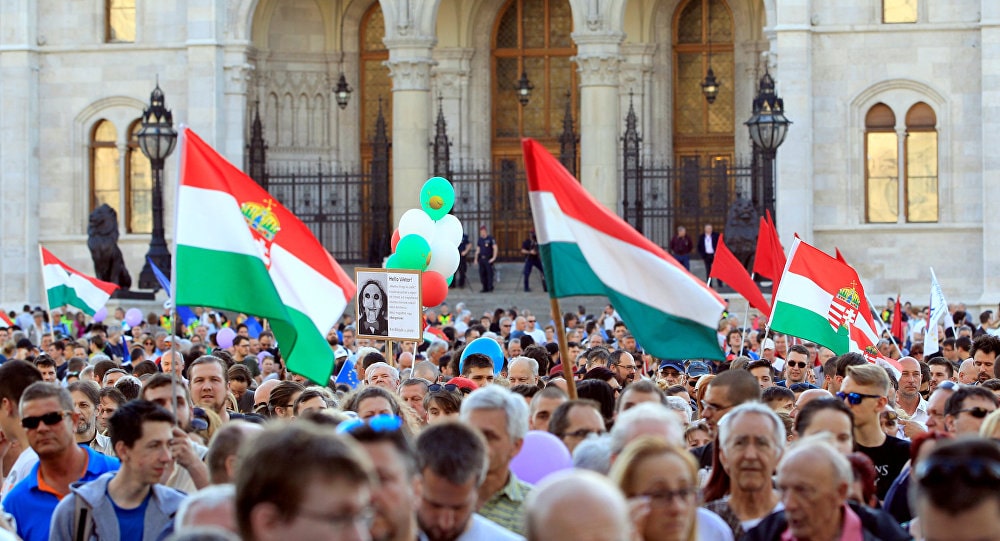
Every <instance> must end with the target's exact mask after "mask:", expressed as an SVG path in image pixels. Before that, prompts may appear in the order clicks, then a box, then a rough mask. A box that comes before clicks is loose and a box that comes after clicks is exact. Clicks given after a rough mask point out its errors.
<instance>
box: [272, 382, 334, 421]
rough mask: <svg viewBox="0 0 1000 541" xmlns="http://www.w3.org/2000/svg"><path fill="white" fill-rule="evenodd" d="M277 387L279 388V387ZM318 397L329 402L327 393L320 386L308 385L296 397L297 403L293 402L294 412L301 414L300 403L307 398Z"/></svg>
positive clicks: (324, 401) (325, 402)
mask: <svg viewBox="0 0 1000 541" xmlns="http://www.w3.org/2000/svg"><path fill="white" fill-rule="evenodd" d="M275 389H277V387H276V388H275ZM273 392H274V391H272V393H273ZM272 396H274V395H273V394H272ZM317 397H318V398H321V399H323V403H324V404H327V398H326V395H325V394H323V391H321V390H320V388H319V387H307V388H305V389H304V390H303V391H302V393H301V394H300V395H299V397H298V398H296V399H295V403H294V404H292V408H293V409H292V412H293V413H294V414H295V415H298V414H299V404H301V403H303V402H305V401H306V400H312V399H313V398H317Z"/></svg>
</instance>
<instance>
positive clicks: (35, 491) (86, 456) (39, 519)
mask: <svg viewBox="0 0 1000 541" xmlns="http://www.w3.org/2000/svg"><path fill="white" fill-rule="evenodd" d="M20 411H21V425H22V426H23V427H24V431H25V433H26V434H27V436H28V443H29V444H30V445H31V448H32V450H34V451H35V453H37V454H38V464H36V465H35V467H34V468H32V470H31V472H30V473H29V474H28V476H27V477H25V478H24V479H23V480H21V481H20V482H19V483H18V484H17V485H15V486H14V488H13V489H12V490H11V491H10V492H9V493H8V494H7V496H6V498H4V500H3V506H4V509H6V511H7V512H8V513H10V514H11V516H13V517H14V520H15V521H16V522H17V534H18V535H19V536H21V539H24V541H47V540H48V539H49V521H50V520H51V519H52V513H53V512H54V511H55V509H56V505H58V504H59V500H61V499H62V498H63V497H64V496H66V495H67V494H69V492H70V489H69V487H70V485H71V484H73V483H75V482H77V481H83V482H87V481H92V480H94V479H97V478H98V477H100V476H101V475H102V474H104V473H107V472H110V471H115V470H117V469H118V466H119V463H118V459H116V458H112V457H108V456H104V455H102V454H100V453H98V452H97V451H94V450H93V449H91V448H90V447H81V446H79V445H77V443H76V434H75V428H76V425H77V423H79V422H80V417H79V415H77V414H76V412H75V411H74V408H73V397H72V396H71V395H70V393H69V391H67V390H66V389H63V388H62V387H58V386H56V385H53V384H51V383H45V382H42V381H40V382H37V383H32V384H31V385H30V386H29V387H28V388H27V389H25V390H24V394H23V395H21V404H20Z"/></svg>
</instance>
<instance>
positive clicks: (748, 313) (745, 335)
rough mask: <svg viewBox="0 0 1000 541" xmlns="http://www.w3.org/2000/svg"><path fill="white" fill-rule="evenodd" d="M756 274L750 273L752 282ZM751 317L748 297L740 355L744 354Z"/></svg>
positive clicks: (741, 335) (741, 334)
mask: <svg viewBox="0 0 1000 541" xmlns="http://www.w3.org/2000/svg"><path fill="white" fill-rule="evenodd" d="M756 274H757V273H755V272H751V273H750V281H751V282H752V281H753V277H754V275H756ZM749 318H750V299H747V311H746V312H744V313H743V332H741V333H740V354H739V356H740V357H742V356H743V345H744V344H745V343H746V339H747V320H748V319H749Z"/></svg>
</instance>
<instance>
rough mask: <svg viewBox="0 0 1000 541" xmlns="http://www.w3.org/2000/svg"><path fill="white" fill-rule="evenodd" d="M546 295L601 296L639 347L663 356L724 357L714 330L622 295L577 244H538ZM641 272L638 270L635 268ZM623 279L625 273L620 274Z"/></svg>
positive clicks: (682, 357) (670, 357) (668, 357)
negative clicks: (607, 281) (620, 317)
mask: <svg viewBox="0 0 1000 541" xmlns="http://www.w3.org/2000/svg"><path fill="white" fill-rule="evenodd" d="M539 248H540V252H541V254H540V255H541V257H542V266H543V267H544V268H545V276H546V281H547V282H548V284H549V295H551V296H552V297H553V298H562V297H570V296H577V295H579V296H590V295H603V296H606V297H608V299H609V300H610V301H611V304H613V305H614V307H615V309H616V310H617V311H618V313H619V314H620V315H621V316H622V319H623V320H625V323H626V324H627V325H628V328H629V332H631V333H632V334H633V335H634V336H635V337H636V340H637V341H638V342H639V344H640V345H641V346H642V348H643V349H644V350H645V351H647V352H649V353H650V354H652V355H653V356H655V357H659V358H665V359H720V360H721V359H724V356H723V354H722V349H721V348H720V347H719V341H718V338H717V335H716V333H715V329H713V328H710V327H706V326H704V325H702V324H700V323H697V322H695V321H691V320H689V319H685V318H683V317H680V316H677V315H673V314H669V313H667V312H664V311H663V310H661V309H658V308H656V307H654V306H650V305H648V304H645V303H643V302H641V301H638V300H636V299H633V298H631V297H627V296H625V295H622V294H621V293H619V292H617V291H615V290H614V289H612V288H611V287H609V286H608V285H606V284H604V282H602V281H601V279H600V278H598V276H597V275H596V274H595V273H594V271H593V270H591V268H590V265H589V264H588V263H587V259H586V258H585V257H584V255H583V252H581V251H580V248H579V246H577V245H576V244H575V243H571V242H551V243H548V244H543V245H541V246H540V247H539ZM636 272H642V269H636ZM622 279H623V280H627V279H628V277H627V276H623V277H622Z"/></svg>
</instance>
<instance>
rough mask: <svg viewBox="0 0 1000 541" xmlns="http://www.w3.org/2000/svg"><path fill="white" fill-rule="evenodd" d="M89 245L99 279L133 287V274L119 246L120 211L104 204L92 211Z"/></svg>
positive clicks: (88, 231)
mask: <svg viewBox="0 0 1000 541" xmlns="http://www.w3.org/2000/svg"><path fill="white" fill-rule="evenodd" d="M87 247H89V248H90V257H91V258H92V259H93V260H94V272H95V273H96V274H97V278H98V279H99V280H104V281H105V282H111V283H112V284H118V285H119V286H121V288H122V289H128V288H130V287H132V276H130V275H129V273H128V269H126V268H125V259H124V258H123V257H122V251H121V250H120V249H119V248H118V213H117V212H115V209H113V208H111V207H109V206H108V205H107V204H103V205H101V206H99V207H97V208H96V209H95V210H94V212H91V213H90V225H89V226H88V227H87Z"/></svg>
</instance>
